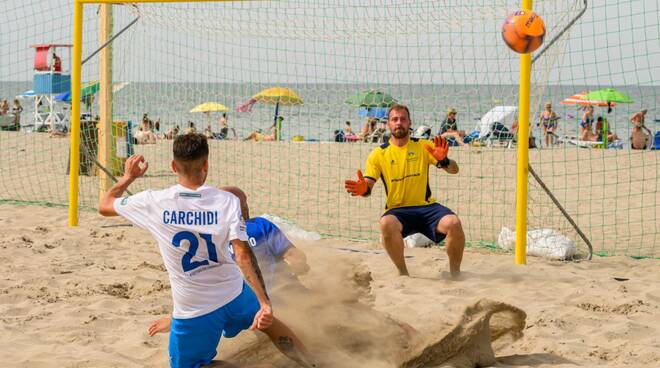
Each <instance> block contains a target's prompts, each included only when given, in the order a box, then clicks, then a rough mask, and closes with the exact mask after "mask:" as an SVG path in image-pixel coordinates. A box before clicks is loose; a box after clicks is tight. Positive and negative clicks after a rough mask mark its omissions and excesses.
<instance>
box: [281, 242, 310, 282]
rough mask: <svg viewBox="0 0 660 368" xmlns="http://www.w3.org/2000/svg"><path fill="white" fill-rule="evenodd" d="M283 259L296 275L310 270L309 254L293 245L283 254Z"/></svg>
mask: <svg viewBox="0 0 660 368" xmlns="http://www.w3.org/2000/svg"><path fill="white" fill-rule="evenodd" d="M282 259H283V260H284V262H286V264H288V265H289V267H291V269H292V270H293V272H294V273H295V274H296V275H304V274H306V273H307V272H309V265H308V264H307V256H306V255H305V252H303V251H301V250H300V249H298V248H296V247H295V246H294V245H291V246H290V247H289V248H288V249H287V250H286V251H285V252H284V254H283V255H282Z"/></svg>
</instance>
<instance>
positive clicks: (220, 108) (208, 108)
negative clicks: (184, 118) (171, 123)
mask: <svg viewBox="0 0 660 368" xmlns="http://www.w3.org/2000/svg"><path fill="white" fill-rule="evenodd" d="M227 111H229V109H228V108H227V106H225V105H223V104H220V103H217V102H204V103H203V104H199V105H197V106H195V107H193V109H192V110H190V112H205V113H211V112H227Z"/></svg>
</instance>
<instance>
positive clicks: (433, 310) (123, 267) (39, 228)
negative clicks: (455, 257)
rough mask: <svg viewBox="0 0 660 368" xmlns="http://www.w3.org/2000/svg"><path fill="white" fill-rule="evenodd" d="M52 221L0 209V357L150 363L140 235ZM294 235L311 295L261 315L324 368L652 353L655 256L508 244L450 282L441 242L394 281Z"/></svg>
mask: <svg viewBox="0 0 660 368" xmlns="http://www.w3.org/2000/svg"><path fill="white" fill-rule="evenodd" d="M66 217H67V211H66V209H65V208H46V207H39V206H18V205H7V204H5V205H0V239H1V240H0V248H1V249H2V252H1V253H0V257H1V258H0V261H1V262H2V264H3V265H4V268H3V270H4V271H3V272H2V276H1V278H0V319H1V320H2V323H1V324H0V340H1V341H2V342H3V344H2V347H1V348H0V362H2V363H0V365H1V366H12V367H54V366H57V367H144V366H147V367H156V366H165V365H166V364H167V336H166V335H157V336H156V337H153V338H150V337H148V335H147V327H148V324H149V323H150V322H151V321H152V320H154V319H156V318H159V317H161V316H165V315H167V314H168V313H170V311H171V298H170V290H169V289H170V286H169V282H168V279H167V274H166V272H165V270H164V267H163V265H162V262H161V259H160V256H159V254H158V249H157V245H156V244H155V241H154V240H153V239H152V238H151V236H150V235H149V234H148V233H147V232H146V231H144V230H141V229H139V228H135V227H132V226H127V225H128V223H127V222H126V221H125V220H123V219H120V218H112V219H106V218H102V217H100V216H99V215H97V214H95V213H91V212H82V213H81V221H80V226H79V227H76V228H68V227H66V225H65V224H66ZM296 244H297V245H298V246H299V247H300V248H301V249H303V250H304V251H305V252H306V253H307V254H308V258H309V263H310V265H311V267H312V271H311V272H310V273H309V274H307V275H305V276H303V277H302V278H301V280H300V282H301V283H302V284H304V285H305V286H306V287H308V288H309V289H310V290H311V291H310V292H309V293H310V294H307V296H305V295H302V296H301V295H296V294H295V293H293V292H288V291H287V289H284V290H282V289H277V290H273V291H272V292H271V293H272V294H273V295H277V296H278V297H279V298H281V299H284V302H282V301H281V299H280V301H276V303H275V304H274V311H275V314H276V315H279V316H280V317H281V318H283V319H284V320H285V321H287V322H289V323H290V324H291V325H292V326H293V327H294V328H295V329H296V331H297V332H298V333H299V334H300V335H301V336H302V337H303V338H305V340H306V341H307V342H308V345H309V348H310V350H312V351H313V352H314V353H315V354H318V356H320V357H322V358H323V359H325V360H330V361H332V362H334V363H335V364H334V365H332V366H336V367H339V366H341V367H368V368H376V367H378V368H380V367H383V368H384V367H397V366H401V367H432V366H438V365H440V364H441V363H442V362H441V361H440V360H443V359H450V362H451V363H453V364H454V365H455V366H458V367H463V366H469V365H470V364H472V363H474V362H476V361H479V362H481V363H482V364H494V365H496V366H500V367H573V366H607V367H615V366H632V367H657V366H658V363H659V362H660V337H659V336H660V310H659V309H658V308H659V307H660V284H659V283H658V280H659V279H660V267H658V261H657V260H653V259H641V260H634V259H631V258H627V257H596V258H595V259H594V260H593V261H591V262H587V261H581V262H552V261H547V260H543V259H538V258H531V257H530V258H529V259H528V261H529V264H528V265H527V266H515V265H514V264H513V255H512V254H509V253H502V252H492V251H487V250H483V249H475V248H472V249H468V250H467V251H466V253H465V256H464V263H463V274H462V276H461V278H460V279H459V280H452V279H451V278H449V276H448V272H447V256H446V254H445V252H444V250H442V249H439V248H437V247H435V248H415V249H407V250H406V254H407V256H408V257H409V258H408V259H407V262H408V265H409V269H410V270H411V274H412V277H409V278H402V277H398V276H395V272H394V268H393V266H392V265H391V264H390V262H389V260H388V259H387V256H386V255H385V254H384V253H383V251H382V250H381V248H380V246H379V245H378V244H377V243H374V242H355V241H349V240H342V239H336V238H335V239H323V240H321V241H318V242H301V241H297V242H296ZM340 248H344V249H340ZM347 249H349V250H347ZM310 295H311V296H310ZM487 299H488V300H491V301H488V300H487ZM475 303H476V304H475ZM500 303H506V304H500ZM516 308H519V309H516ZM492 313H493V316H492V318H491V319H490V320H489V318H488V317H490V314H492ZM394 320H396V321H399V322H405V323H407V324H409V325H410V326H412V327H414V328H415V329H417V330H418V331H419V334H418V335H413V336H410V335H408V333H407V332H406V331H405V330H404V329H402V328H401V327H400V326H399V324H397V323H396V322H394ZM523 323H524V324H523ZM495 338H497V339H496V340H495V341H494V342H493V343H492V345H491V343H490V341H489V340H493V339H495ZM437 341H441V342H442V344H440V346H438V347H436V349H433V350H431V351H426V352H424V350H423V348H424V347H425V346H428V344H430V343H432V342H437ZM491 346H492V349H493V353H494V356H495V358H496V362H493V361H489V359H491V358H492V357H491V356H489V354H490V353H489V349H491ZM219 357H220V358H223V359H230V360H233V361H237V362H260V361H264V360H272V361H274V363H276V364H277V366H278V367H295V365H294V364H293V363H292V362H290V361H287V360H286V359H284V358H282V357H281V355H279V354H278V353H276V352H274V351H273V349H272V347H270V346H269V344H268V343H267V342H265V341H264V339H263V338H259V337H257V336H256V335H255V333H252V332H243V333H241V334H240V335H239V336H238V337H237V338H235V339H229V340H223V342H222V343H221V345H220V347H219ZM433 358H437V359H436V360H434V359H433ZM423 362H426V363H423Z"/></svg>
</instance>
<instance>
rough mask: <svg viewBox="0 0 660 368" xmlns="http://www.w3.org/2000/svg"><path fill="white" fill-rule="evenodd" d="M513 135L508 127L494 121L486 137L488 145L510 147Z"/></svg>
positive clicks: (512, 143) (512, 142)
mask: <svg viewBox="0 0 660 368" xmlns="http://www.w3.org/2000/svg"><path fill="white" fill-rule="evenodd" d="M514 138H515V137H514V135H513V133H511V131H510V130H509V128H507V127H506V126H504V124H502V123H500V122H494V123H493V124H492V126H491V128H490V133H489V134H488V136H487V137H486V145H487V146H488V147H493V146H499V147H507V148H511V147H513V145H514V143H515V142H514Z"/></svg>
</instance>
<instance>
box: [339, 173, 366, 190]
mask: <svg viewBox="0 0 660 368" xmlns="http://www.w3.org/2000/svg"><path fill="white" fill-rule="evenodd" d="M357 174H358V180H357V181H353V180H346V181H345V182H344V188H346V191H347V192H349V193H351V195H352V196H364V195H366V194H367V193H368V192H369V184H368V183H367V181H366V180H365V179H364V176H362V171H361V170H358V172H357Z"/></svg>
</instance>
